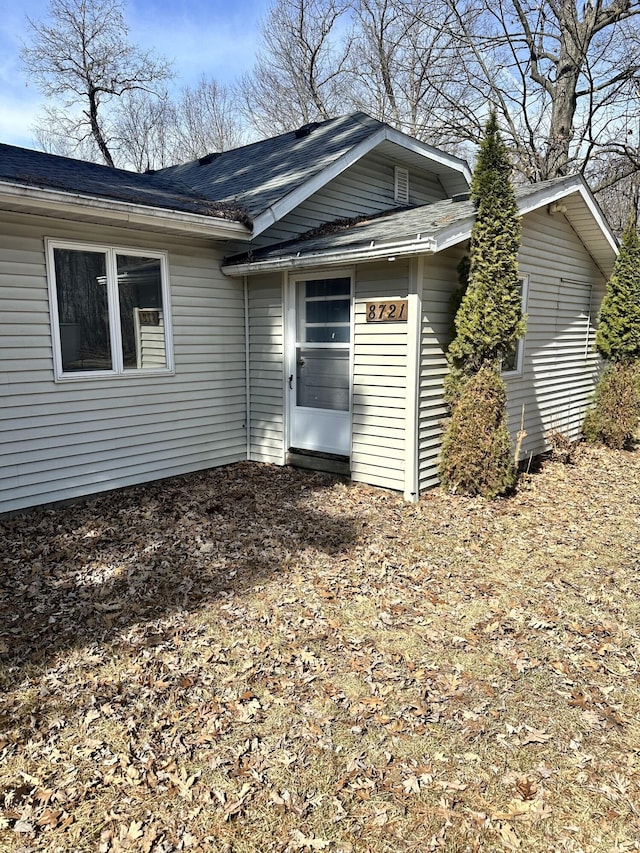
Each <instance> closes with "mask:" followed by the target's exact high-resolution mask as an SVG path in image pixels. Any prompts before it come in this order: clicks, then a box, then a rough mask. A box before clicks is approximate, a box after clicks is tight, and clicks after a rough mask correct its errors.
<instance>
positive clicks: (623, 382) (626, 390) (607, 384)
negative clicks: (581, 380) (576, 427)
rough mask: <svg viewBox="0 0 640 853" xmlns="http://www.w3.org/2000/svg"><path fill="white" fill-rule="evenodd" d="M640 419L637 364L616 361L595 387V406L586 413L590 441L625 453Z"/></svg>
mask: <svg viewBox="0 0 640 853" xmlns="http://www.w3.org/2000/svg"><path fill="white" fill-rule="evenodd" d="M638 418H640V367H639V365H638V362H637V361H636V362H633V361H614V362H613V363H612V364H610V365H609V366H608V367H607V369H606V370H605V371H604V372H603V374H602V376H601V377H600V381H599V382H598V385H597V386H596V390H595V394H594V400H593V406H592V407H591V408H590V409H588V410H587V414H586V415H585V419H584V426H583V431H584V435H585V438H586V439H587V441H590V442H593V443H602V444H606V446H607V447H611V448H612V449H613V450H622V449H623V448H625V447H626V446H627V445H629V444H630V443H631V441H632V440H633V438H634V435H635V433H636V430H637V428H638Z"/></svg>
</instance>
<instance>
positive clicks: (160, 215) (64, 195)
mask: <svg viewBox="0 0 640 853" xmlns="http://www.w3.org/2000/svg"><path fill="white" fill-rule="evenodd" d="M43 205H44V206H46V210H42V207H43ZM0 208H2V209H5V210H13V211H22V210H24V211H25V212H34V211H35V212H39V213H42V214H43V215H51V214H54V213H57V214H67V215H68V216H71V217H72V218H73V214H76V215H79V214H84V216H85V217H88V218H91V215H93V216H95V217H96V218H99V219H101V220H104V219H113V221H114V223H123V222H124V223H127V224H129V225H135V226H137V227H139V228H144V227H149V228H156V229H158V228H160V229H162V228H170V229H171V230H172V231H180V232H185V233H189V234H192V235H197V236H204V237H218V238H222V239H244V240H246V239H248V238H249V237H250V234H251V231H250V229H249V228H247V226H246V225H243V224H242V223H240V222H237V221H236V220H233V219H224V218H222V217H215V216H205V215H204V214H200V213H189V212H188V211H180V210H173V209H170V208H163V207H156V206H152V205H141V204H134V203H132V202H124V201H118V200H116V199H108V198H103V197H100V196H92V195H86V194H82V193H71V192H65V191H63V190H52V189H48V188H44V187H33V186H27V185H25V184H19V183H13V182H11V181H0Z"/></svg>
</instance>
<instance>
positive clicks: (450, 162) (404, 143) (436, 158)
mask: <svg viewBox="0 0 640 853" xmlns="http://www.w3.org/2000/svg"><path fill="white" fill-rule="evenodd" d="M385 130H386V136H385V138H386V139H387V140H388V141H389V142H394V143H395V144H396V145H400V146H401V147H402V148H406V149H407V150H408V151H413V152H414V154H420V156H421V157H426V158H427V159H428V160H431V161H432V162H433V163H437V164H438V165H439V166H445V167H446V169H447V170H451V171H454V172H459V173H460V174H461V175H462V176H463V177H464V178H465V180H466V182H467V184H470V183H471V169H470V168H469V164H468V163H467V161H466V160H462V159H461V158H460V157H454V156H453V154H447V153H446V152H445V151H441V150H440V149H439V148H434V147H433V146H432V145H427V143H426V142H420V140H419V139H414V138H413V137H412V136H407V135H406V134H405V133H402V132H401V131H399V130H395V129H394V128H392V127H388V128H385Z"/></svg>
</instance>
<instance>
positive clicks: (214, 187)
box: [155, 113, 384, 217]
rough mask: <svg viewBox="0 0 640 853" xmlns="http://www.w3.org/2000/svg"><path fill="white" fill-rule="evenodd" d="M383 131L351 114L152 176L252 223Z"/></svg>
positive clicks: (366, 118)
mask: <svg viewBox="0 0 640 853" xmlns="http://www.w3.org/2000/svg"><path fill="white" fill-rule="evenodd" d="M383 126H384V125H382V123H381V122H379V121H377V120H376V119H373V118H371V117H370V116H368V115H366V114H365V113H353V114H351V115H346V116H341V117H340V118H336V119H330V120H328V121H324V122H319V123H318V122H313V123H311V124H307V125H304V126H303V127H301V128H299V129H298V130H292V131H289V132H288V133H283V134H280V135H279V136H274V137H272V138H271V139H263V140H261V141H260V142H254V143H253V144H251V145H244V146H243V147H242V148H234V149H232V150H231V151H224V152H222V153H221V154H209V155H207V156H206V157H202V158H200V159H199V160H193V161H191V162H189V163H184V164H182V165H179V166H169V167H168V168H166V169H161V170H160V171H159V172H156V173H155V175H156V176H157V177H159V178H164V179H170V180H178V181H180V182H181V183H184V184H186V185H188V186H190V187H192V188H193V189H194V190H197V191H198V192H200V193H202V194H203V195H206V196H207V197H208V198H215V199H216V200H218V201H227V202H240V203H242V205H243V206H244V207H245V208H246V210H247V211H248V213H249V215H250V216H252V217H255V216H257V215H258V214H259V213H262V211H264V210H266V209H267V208H268V207H270V206H271V205H272V204H274V203H275V202H276V201H278V200H279V199H280V198H282V196H284V195H287V194H288V193H290V192H293V191H294V190H296V189H297V188H298V187H300V186H301V185H302V184H303V183H306V181H308V180H309V179H310V178H312V177H313V176H314V175H317V174H318V173H320V172H321V171H322V170H323V169H325V168H326V167H327V166H328V165H330V164H331V163H333V162H334V161H335V160H337V159H338V158H340V157H341V156H343V155H344V154H346V153H347V152H348V151H350V150H351V149H352V148H353V147H354V146H355V145H357V144H358V143H360V142H362V141H363V140H364V139H366V138H367V137H369V136H371V135H372V134H373V133H375V132H376V131H378V130H379V129H380V128H381V127H383Z"/></svg>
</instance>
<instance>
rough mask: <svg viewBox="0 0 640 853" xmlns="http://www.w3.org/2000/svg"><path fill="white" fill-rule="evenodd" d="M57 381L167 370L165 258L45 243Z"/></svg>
mask: <svg viewBox="0 0 640 853" xmlns="http://www.w3.org/2000/svg"><path fill="white" fill-rule="evenodd" d="M48 262H49V286H50V294H51V316H52V326H53V340H54V363H55V369H56V378H58V379H60V378H65V379H66V378H69V377H78V376H83V377H88V376H103V375H111V376H113V375H121V374H128V373H132V372H136V373H139V372H145V373H147V372H152V371H155V372H167V371H170V370H171V369H172V362H171V349H170V322H169V315H168V304H169V300H168V287H167V275H166V257H165V255H163V254H159V253H153V252H147V251H143V252H138V251H131V250H126V249H123V250H121V249H114V248H103V247H100V246H90V245H86V246H78V245H73V246H72V245H69V244H59V243H54V242H50V243H49V254H48Z"/></svg>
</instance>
